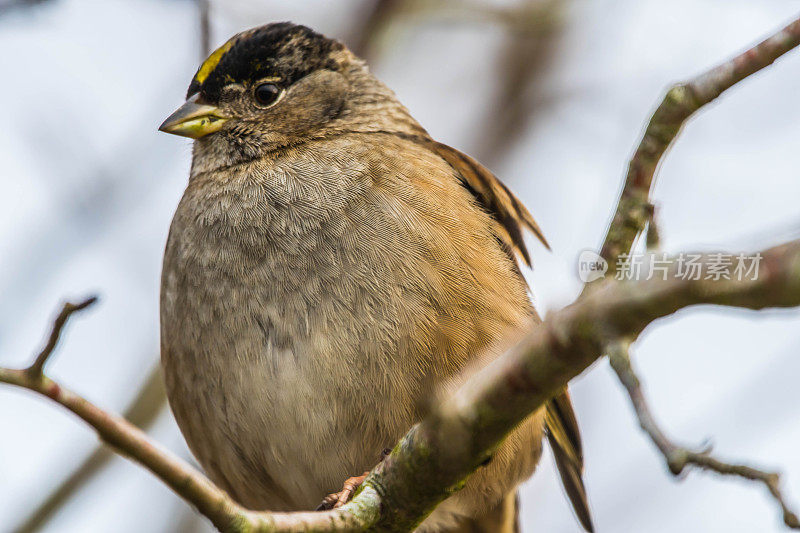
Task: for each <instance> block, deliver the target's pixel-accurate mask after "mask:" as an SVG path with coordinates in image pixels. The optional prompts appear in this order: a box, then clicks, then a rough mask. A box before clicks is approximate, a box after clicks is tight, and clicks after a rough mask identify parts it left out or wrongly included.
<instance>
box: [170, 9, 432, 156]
mask: <svg viewBox="0 0 800 533" xmlns="http://www.w3.org/2000/svg"><path fill="white" fill-rule="evenodd" d="M398 120H399V123H400V124H401V128H402V127H403V124H409V125H411V127H418V126H414V125H415V124H416V123H415V122H414V121H413V119H411V118H410V116H409V115H408V112H407V111H406V110H405V108H403V107H402V105H400V104H399V103H398V102H397V100H396V98H395V96H394V94H393V93H392V92H391V91H390V90H389V89H387V88H386V87H385V86H384V85H383V84H382V83H380V82H379V81H378V80H377V79H375V78H374V77H373V76H372V75H370V74H369V71H368V70H367V68H366V66H365V64H364V62H363V61H362V60H360V59H358V58H357V57H356V56H355V55H353V54H352V53H351V52H350V51H349V50H348V49H347V48H346V47H345V46H344V45H343V44H342V43H340V42H339V41H336V40H334V39H329V38H327V37H325V36H323V35H320V34H319V33H316V32H314V31H312V30H311V29H309V28H307V27H305V26H300V25H296V24H292V23H288V22H281V23H273V24H268V25H266V26H261V27H258V28H254V29H251V30H248V31H245V32H242V33H239V34H237V35H235V36H234V37H232V38H231V39H230V40H228V41H227V42H226V43H225V44H223V45H222V46H221V47H219V48H218V49H217V50H215V51H214V52H213V53H212V54H211V55H210V56H209V57H208V59H206V60H205V61H204V62H203V64H202V65H200V68H199V69H198V70H197V73H196V74H195V76H194V78H193V79H192V82H191V84H190V85H189V90H188V92H187V100H186V103H185V104H183V105H182V106H181V107H180V108H179V109H178V110H177V111H175V112H174V113H173V114H172V115H170V116H169V117H168V118H167V119H166V120H165V121H164V123H163V124H162V125H161V127H160V128H159V129H160V130H161V131H164V132H167V133H172V134H175V135H182V136H185V137H191V138H193V139H195V140H197V141H198V142H197V143H195V157H197V155H198V152H199V153H201V154H204V155H212V156H214V157H215V159H217V160H218V164H219V165H220V166H221V165H226V164H235V163H238V162H242V161H247V160H250V159H255V158H258V157H260V156H262V155H263V154H264V153H265V152H269V151H271V150H275V149H277V148H281V147H284V146H291V145H293V144H297V143H301V142H304V141H306V140H308V139H313V138H319V137H324V136H326V135H330V134H335V133H337V132H344V131H380V130H381V129H383V128H385V127H386V125H387V124H388V125H391V124H395V127H394V129H397V128H396V124H397V123H398ZM223 159H224V161H223Z"/></svg>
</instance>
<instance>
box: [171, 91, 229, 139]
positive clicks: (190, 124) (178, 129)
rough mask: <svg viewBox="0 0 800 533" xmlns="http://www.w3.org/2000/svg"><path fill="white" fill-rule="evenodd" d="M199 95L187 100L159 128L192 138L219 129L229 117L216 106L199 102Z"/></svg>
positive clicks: (197, 137)
mask: <svg viewBox="0 0 800 533" xmlns="http://www.w3.org/2000/svg"><path fill="white" fill-rule="evenodd" d="M197 97H198V95H194V96H192V97H191V98H189V99H188V100H186V103H185V104H183V105H182V106H180V107H179V108H178V109H177V110H176V111H175V112H174V113H173V114H171V115H170V116H169V117H167V120H165V121H164V123H163V124H161V126H159V127H158V129H159V130H160V131H163V132H164V133H172V134H173V135H182V136H184V137H191V138H192V139H199V138H200V137H204V136H206V135H208V134H209V133H214V132H215V131H218V130H219V129H220V128H221V127H222V125H223V124H225V122H226V121H227V120H228V117H226V116H224V115H223V114H222V113H221V112H220V110H219V108H218V107H216V106H213V105H206V104H199V103H197Z"/></svg>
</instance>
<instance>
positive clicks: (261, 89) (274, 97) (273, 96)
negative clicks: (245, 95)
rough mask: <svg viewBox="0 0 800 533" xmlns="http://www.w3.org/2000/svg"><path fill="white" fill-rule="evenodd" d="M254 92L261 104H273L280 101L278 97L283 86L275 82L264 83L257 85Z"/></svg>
mask: <svg viewBox="0 0 800 533" xmlns="http://www.w3.org/2000/svg"><path fill="white" fill-rule="evenodd" d="M253 94H254V95H255V98H256V102H258V103H259V104H261V105H265V106H266V105H272V104H274V103H275V102H277V101H278V97H279V96H280V95H281V88H280V87H278V86H277V85H275V84H274V83H262V84H261V85H259V86H257V87H256V89H255V91H254V93H253Z"/></svg>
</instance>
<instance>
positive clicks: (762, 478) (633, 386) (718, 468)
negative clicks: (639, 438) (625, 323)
mask: <svg viewBox="0 0 800 533" xmlns="http://www.w3.org/2000/svg"><path fill="white" fill-rule="evenodd" d="M608 359H609V362H610V363H611V367H612V368H613V369H614V372H616V373H617V376H618V377H619V380H620V381H621V382H622V384H623V385H624V386H625V389H626V390H627V392H628V396H629V397H630V399H631V403H632V404H633V409H634V411H635V412H636V418H638V419H639V425H640V426H641V427H642V429H643V430H644V432H645V433H647V435H648V436H649V437H650V440H652V441H653V444H655V445H656V447H657V448H658V449H659V451H661V454H662V455H663V456H664V459H666V461H667V466H669V470H670V472H672V473H673V474H674V475H676V476H677V475H680V474H681V472H683V470H684V469H685V468H686V467H687V466H696V467H698V468H702V469H705V470H709V471H711V472H716V473H718V474H721V475H725V476H736V477H741V478H744V479H749V480H752V481H759V482H761V483H763V484H764V486H765V487H766V488H767V489H768V490H769V492H770V494H771V495H772V497H773V498H774V499H775V501H776V502H777V503H778V505H780V508H781V512H782V514H783V521H784V523H785V524H786V525H787V526H789V527H790V528H793V529H800V520H798V518H797V515H796V514H795V513H793V512H792V511H791V510H790V509H789V507H788V505H787V503H786V500H785V498H784V496H783V494H782V493H781V490H780V475H779V474H778V473H777V472H765V471H763V470H758V469H756V468H753V467H752V466H748V465H744V464H731V463H725V462H722V461H720V460H718V459H715V458H714V457H712V456H711V450H710V449H705V450H690V449H688V448H686V447H683V446H678V445H677V444H675V443H673V442H672V441H671V440H670V439H669V437H667V436H666V435H665V434H664V432H663V431H662V430H661V428H660V427H659V426H658V424H657V423H656V421H655V419H654V418H653V414H652V413H651V412H650V407H649V406H648V404H647V399H646V398H645V396H644V392H643V391H642V386H641V383H640V381H639V377H638V376H637V375H636V371H635V370H634V369H633V365H632V363H631V358H630V343H629V342H628V341H626V340H622V341H619V342H615V343H612V344H611V345H610V346H609V349H608Z"/></svg>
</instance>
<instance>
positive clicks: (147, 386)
mask: <svg viewBox="0 0 800 533" xmlns="http://www.w3.org/2000/svg"><path fill="white" fill-rule="evenodd" d="M166 404H167V396H166V393H165V391H164V382H163V378H162V376H161V366H160V365H159V364H156V365H155V366H154V367H153V369H152V370H151V371H150V374H149V375H148V376H147V379H146V380H145V383H144V385H143V386H142V387H141V388H140V390H139V393H138V394H137V396H136V398H134V399H133V401H132V402H131V404H130V406H129V407H128V408H127V409H126V410H125V413H124V414H123V418H125V420H128V421H129V422H130V423H131V424H133V425H134V426H136V427H138V428H141V429H143V430H145V431H146V430H147V429H148V428H149V427H150V426H151V425H152V424H153V422H155V420H156V418H157V417H158V415H159V413H161V412H162V411H163V410H164V407H166ZM113 457H115V455H114V452H113V451H112V450H111V449H110V448H108V447H106V446H103V445H100V446H98V447H97V448H96V449H95V450H94V451H93V452H92V453H91V454H90V455H89V456H88V457H87V458H86V460H85V461H84V462H83V463H81V465H80V466H78V467H77V468H76V469H75V470H74V472H73V473H72V474H71V475H70V476H69V477H67V478H66V479H65V480H63V481H62V482H61V483H60V484H59V485H58V486H57V487H56V488H55V489H54V490H53V491H52V492H51V493H50V494H49V495H48V496H47V498H46V499H45V500H44V501H43V502H42V503H41V504H40V505H39V506H38V507H37V508H36V509H34V510H33V511H31V512H30V513H29V514H28V517H27V518H26V519H25V520H24V521H23V522H21V525H19V526H18V527H17V528H16V529H15V531H17V533H33V532H34V531H41V530H42V528H44V526H46V525H47V523H48V522H49V521H50V519H51V518H52V517H53V516H54V515H55V513H56V511H58V510H59V509H60V508H61V507H62V506H63V505H64V504H65V503H66V502H68V501H69V500H70V498H72V497H73V496H74V495H75V494H76V493H77V492H78V491H79V490H80V489H81V488H83V487H84V486H85V485H86V484H87V483H88V482H89V481H90V480H91V479H93V478H94V477H95V476H96V475H97V474H98V473H99V472H101V471H102V470H103V468H105V467H106V466H107V465H108V464H109V463H110V462H111V459H112V458H113Z"/></svg>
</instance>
